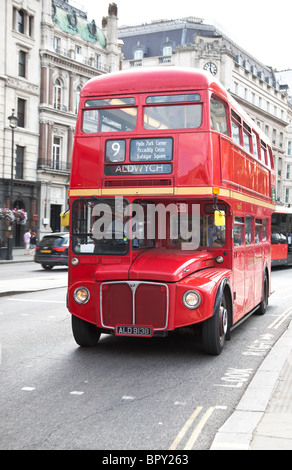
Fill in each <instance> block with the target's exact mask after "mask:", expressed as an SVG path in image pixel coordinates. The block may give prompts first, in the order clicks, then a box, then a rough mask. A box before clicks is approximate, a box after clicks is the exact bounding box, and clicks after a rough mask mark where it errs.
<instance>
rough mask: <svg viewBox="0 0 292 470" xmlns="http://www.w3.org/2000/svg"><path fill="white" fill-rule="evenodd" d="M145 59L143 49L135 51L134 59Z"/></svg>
mask: <svg viewBox="0 0 292 470" xmlns="http://www.w3.org/2000/svg"><path fill="white" fill-rule="evenodd" d="M142 59H143V51H142V50H141V49H138V50H137V51H135V53H134V60H142Z"/></svg>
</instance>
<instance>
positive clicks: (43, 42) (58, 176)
mask: <svg viewBox="0 0 292 470" xmlns="http://www.w3.org/2000/svg"><path fill="white" fill-rule="evenodd" d="M1 2H2V3H4V4H5V5H4V8H3V9H1V11H2V12H3V14H4V19H3V20H2V21H3V25H4V28H0V67H1V68H0V207H9V206H10V193H11V187H12V190H13V202H12V204H13V207H16V206H17V207H19V208H23V209H25V211H27V213H28V223H27V225H26V227H24V226H21V225H16V226H15V227H14V231H15V233H14V245H16V246H22V234H23V231H24V230H25V228H28V227H29V228H32V229H36V230H37V231H38V236H39V238H40V237H41V236H42V235H43V234H44V233H46V232H51V231H52V230H53V231H58V230H60V228H61V227H60V213H61V212H62V211H64V210H66V208H67V189H68V184H69V178H70V166H71V153H72V145H73V137H74V130H75V123H76V115H77V108H78V103H79V94H80V90H81V87H82V86H83V85H84V84H85V83H86V82H87V81H88V80H89V79H90V78H92V77H94V76H96V75H99V74H104V73H108V72H111V71H117V70H119V68H120V63H121V49H120V46H119V43H118V39H117V21H118V18H117V7H116V5H115V4H111V5H109V8H108V15H107V17H104V18H103V20H102V25H101V26H102V27H101V28H99V27H98V26H97V24H96V22H95V20H92V21H90V20H88V18H87V14H86V13H85V12H84V11H82V10H80V9H78V8H76V7H74V6H72V5H70V4H69V2H68V0H30V1H29V2H28V1H26V0H1ZM102 13H103V12H101V11H98V7H97V15H99V16H100V22H101V17H102ZM12 109H14V110H15V114H16V115H17V116H18V127H17V129H16V130H15V131H14V144H15V146H14V153H13V156H14V165H13V173H12V175H13V178H11V162H12V158H11V154H12V131H11V129H10V127H9V121H8V116H10V115H11V113H12ZM11 182H12V185H11ZM0 236H1V238H2V240H3V241H5V238H6V237H7V225H6V223H5V222H0Z"/></svg>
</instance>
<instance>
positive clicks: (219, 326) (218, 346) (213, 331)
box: [203, 294, 229, 356]
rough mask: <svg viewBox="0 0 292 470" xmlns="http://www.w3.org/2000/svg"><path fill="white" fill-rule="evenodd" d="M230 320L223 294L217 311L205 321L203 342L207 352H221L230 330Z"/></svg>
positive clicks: (215, 353)
mask: <svg viewBox="0 0 292 470" xmlns="http://www.w3.org/2000/svg"><path fill="white" fill-rule="evenodd" d="M228 321H229V317H228V307H227V301H226V298H225V295H224V294H223V296H222V299H221V302H220V305H219V308H218V309H217V311H216V313H215V314H214V315H213V317H211V318H209V319H208V320H206V321H205V322H204V323H203V344H204V349H205V351H206V353H207V354H213V355H214V356H216V355H219V354H221V352H222V350H223V348H224V344H225V340H226V335H227V332H228Z"/></svg>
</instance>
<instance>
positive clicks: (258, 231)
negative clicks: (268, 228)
mask: <svg viewBox="0 0 292 470" xmlns="http://www.w3.org/2000/svg"><path fill="white" fill-rule="evenodd" d="M262 229H263V221H262V219H256V221H255V233H254V241H255V243H256V244H257V243H260V242H261V241H262Z"/></svg>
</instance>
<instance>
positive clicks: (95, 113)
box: [82, 98, 137, 134]
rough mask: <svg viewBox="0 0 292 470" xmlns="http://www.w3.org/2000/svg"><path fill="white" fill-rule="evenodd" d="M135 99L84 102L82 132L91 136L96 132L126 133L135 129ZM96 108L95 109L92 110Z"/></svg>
mask: <svg viewBox="0 0 292 470" xmlns="http://www.w3.org/2000/svg"><path fill="white" fill-rule="evenodd" d="M133 104H135V98H112V99H111V98H109V99H93V100H88V101H86V102H85V108H88V109H85V110H84V111H83V122H82V131H83V132H85V133H87V134H91V133H96V132H127V131H133V130H134V129H135V128H136V122H137V108H133V107H130V106H129V105H133ZM93 108H96V109H93Z"/></svg>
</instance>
